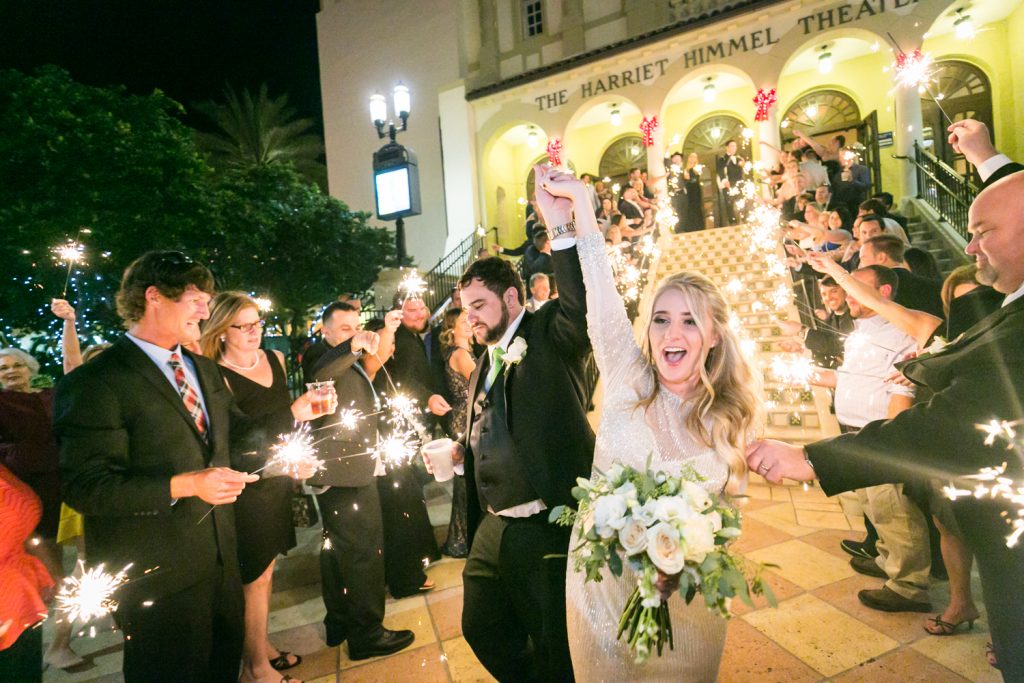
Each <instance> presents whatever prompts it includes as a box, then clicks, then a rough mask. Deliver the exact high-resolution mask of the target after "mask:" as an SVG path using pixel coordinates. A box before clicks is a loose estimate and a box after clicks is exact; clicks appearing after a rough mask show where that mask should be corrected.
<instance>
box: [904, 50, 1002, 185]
mask: <svg viewBox="0 0 1024 683" xmlns="http://www.w3.org/2000/svg"><path fill="white" fill-rule="evenodd" d="M931 91H932V95H934V96H935V98H936V99H938V100H939V104H941V105H942V110H943V111H945V112H946V114H948V115H949V118H951V119H953V120H954V121H962V120H964V119H977V120H978V121H981V122H982V123H984V124H985V125H986V126H988V129H989V130H990V131H994V130H995V127H994V126H993V125H992V86H991V83H990V82H989V79H988V76H986V75H985V72H984V71H982V70H981V69H979V68H978V67H976V66H974V65H973V64H970V63H969V62H963V61H960V60H956V59H949V60H943V61H941V62H936V63H935V75H934V77H933V79H932V85H931ZM939 104H936V103H935V101H934V100H933V99H932V97H931V96H930V95H928V94H925V95H924V96H922V97H921V117H922V119H923V123H924V130H923V131H922V134H923V137H924V140H925V145H931V146H932V150H933V152H934V154H935V156H936V157H938V158H939V159H940V160H941V161H944V162H945V163H946V164H948V165H949V166H952V167H953V168H954V169H956V172H957V173H959V174H961V175H963V176H968V177H970V178H971V179H972V180H973V181H974V182H975V183H977V184H980V180H981V179H980V178H978V176H977V171H976V170H975V169H974V167H973V166H971V165H970V164H968V163H967V160H966V159H964V156H963V155H962V154H957V153H956V152H955V151H953V148H952V147H951V146H950V144H949V142H948V138H947V135H946V126H947V125H948V122H947V121H946V117H945V116H943V115H942V111H940V110H939Z"/></svg>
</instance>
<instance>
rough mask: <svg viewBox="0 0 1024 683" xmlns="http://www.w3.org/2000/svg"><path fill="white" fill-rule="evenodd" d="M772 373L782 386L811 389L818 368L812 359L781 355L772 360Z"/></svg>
mask: <svg viewBox="0 0 1024 683" xmlns="http://www.w3.org/2000/svg"><path fill="white" fill-rule="evenodd" d="M771 372H772V375H774V376H775V378H776V379H777V380H778V381H779V382H781V383H782V384H786V385H789V386H793V387H809V386H810V384H811V380H812V379H814V376H815V373H816V372H817V368H816V367H815V365H814V361H813V360H811V359H810V358H807V357H804V356H797V355H788V356H787V355H779V356H775V357H774V358H772V362H771Z"/></svg>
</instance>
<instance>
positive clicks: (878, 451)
mask: <svg viewBox="0 0 1024 683" xmlns="http://www.w3.org/2000/svg"><path fill="white" fill-rule="evenodd" d="M968 230H969V231H970V233H971V241H970V243H969V244H968V245H967V253H968V254H970V255H971V256H974V257H975V259H976V260H977V265H978V275H977V279H978V282H981V283H983V284H987V285H991V286H992V287H993V288H994V289H995V290H996V291H999V292H1001V293H1003V294H1005V295H1006V298H1005V300H1004V302H1003V306H1002V308H1000V309H999V310H998V311H996V312H995V313H993V314H991V315H989V316H988V317H987V318H985V319H983V320H982V321H981V322H979V323H978V324H977V325H975V326H974V327H972V328H970V329H969V330H967V332H965V333H964V334H963V335H961V337H960V338H959V339H957V340H955V341H954V342H952V343H950V344H949V345H947V346H946V347H945V348H944V349H942V350H940V351H937V352H935V353H925V354H922V355H920V356H918V357H917V358H915V359H914V360H911V361H908V362H906V363H904V364H902V367H901V370H902V372H903V374H904V375H905V376H906V377H907V378H909V379H910V380H912V381H913V382H914V383H916V384H918V385H920V386H926V387H928V388H929V389H931V390H932V391H933V392H934V395H933V397H932V398H931V400H929V401H927V402H925V403H920V404H918V405H915V406H914V407H913V408H911V409H910V410H907V411H905V412H903V413H900V414H899V415H898V416H897V417H895V418H893V419H891V420H878V421H876V422H871V423H869V424H867V425H866V426H865V427H864V428H863V429H862V430H861V431H860V432H859V433H857V434H844V435H842V436H838V437H835V438H833V439H826V440H824V441H818V442H816V443H812V444H808V445H807V446H806V447H803V448H801V447H799V446H791V445H789V444H785V443H782V442H780V441H771V440H766V441H762V442H760V443H759V444H756V445H755V446H754V447H753V448H752V449H751V450H750V452H749V453H748V454H747V461H748V464H749V465H750V468H751V469H752V470H754V471H757V472H759V473H761V474H762V475H763V476H765V478H767V479H768V480H769V481H770V482H773V483H778V482H780V481H782V479H783V478H786V479H795V480H797V481H809V480H812V479H815V478H817V479H818V480H819V481H820V482H821V487H822V489H824V491H825V492H826V493H827V494H829V495H835V494H837V493H840V492H842V491H848V490H851V489H855V488H859V487H863V486H873V485H876V484H882V483H893V482H900V481H907V480H909V479H919V480H920V479H930V478H938V479H941V480H944V481H955V482H956V484H957V485H958V487H959V488H961V489H973V488H974V487H975V485H976V484H977V481H974V480H970V479H964V478H963V477H966V476H969V475H972V474H977V472H978V470H979V469H981V468H983V467H996V466H999V465H1001V464H1002V463H1003V462H1004V461H1005V462H1007V463H1008V467H1007V471H1006V476H1007V477H1012V478H1013V479H1014V480H1015V481H1016V482H1020V481H1021V479H1022V478H1024V467H1022V463H1021V460H1020V458H1019V456H1018V455H1017V454H1016V451H1009V450H1007V449H1006V448H1005V447H1004V446H1005V444H1002V445H1001V444H999V443H995V444H993V445H991V446H986V445H985V444H984V440H985V434H984V433H983V432H981V431H979V429H978V428H977V425H979V424H987V423H989V422H990V421H991V420H993V419H995V420H1007V421H1017V420H1024V342H1022V340H1024V173H1014V174H1012V175H1009V176H1007V177H1005V178H1003V179H1002V180H999V181H998V182H996V183H994V184H992V185H991V186H989V187H988V188H987V189H985V190H984V191H982V193H981V194H979V195H978V197H977V199H975V201H974V203H973V204H972V205H971V210H970V221H969V225H968ZM1016 485H1021V484H1019V483H1018V484H1016ZM953 508H954V511H955V513H956V518H957V522H958V523H959V525H960V528H961V530H962V532H963V536H964V541H965V542H966V543H967V545H968V547H969V548H970V549H971V550H972V551H973V552H974V555H975V557H977V559H978V568H979V570H980V573H981V584H982V587H983V588H984V593H985V606H986V608H987V609H988V622H989V628H990V629H991V632H992V642H993V644H994V648H995V656H996V659H997V661H998V663H999V667H1000V669H1001V670H1002V674H1003V677H1004V679H1005V680H1007V681H1021V680H1024V605H1020V604H1018V603H1017V601H1016V599H1015V598H1014V597H1013V596H1016V595H1018V594H1019V592H1020V588H1021V586H1024V544H1020V545H1016V546H1014V547H1012V548H1010V547H1007V537H1008V535H1009V534H1010V533H1011V532H1012V531H1013V529H1012V527H1011V526H1009V524H1008V521H1009V520H1014V519H1017V513H1016V511H1015V510H1014V508H1013V506H1012V505H1006V504H1003V503H1001V502H999V501H998V500H991V499H984V498H982V499H975V498H973V497H971V496H967V497H963V498H958V499H957V500H956V502H954V503H953ZM1004 515H1005V517H1004Z"/></svg>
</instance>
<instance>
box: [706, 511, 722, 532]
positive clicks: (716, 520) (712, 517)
mask: <svg viewBox="0 0 1024 683" xmlns="http://www.w3.org/2000/svg"><path fill="white" fill-rule="evenodd" d="M704 518H705V519H706V520H708V521H709V522H710V523H711V531H713V532H714V533H716V534H717V533H718V532H719V531H721V530H722V513H721V512H719V511H718V510H712V511H711V512H706V513H704Z"/></svg>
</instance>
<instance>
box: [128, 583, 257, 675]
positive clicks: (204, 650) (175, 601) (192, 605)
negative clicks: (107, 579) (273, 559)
mask: <svg viewBox="0 0 1024 683" xmlns="http://www.w3.org/2000/svg"><path fill="white" fill-rule="evenodd" d="M140 599H143V598H140ZM133 603H135V604H137V603H138V600H132V601H130V602H128V603H125V604H122V606H121V607H120V608H119V609H118V610H117V611H116V612H114V617H115V619H116V621H117V624H118V626H119V627H120V628H121V630H122V631H123V632H124V636H125V637H124V680H125V682H126V683H132V682H133V681H139V682H140V683H143V682H145V683H158V682H162V681H167V682H168V683H172V682H173V683H184V682H185V681H190V682H195V683H206V682H207V681H209V682H210V683H221V682H222V681H235V680H237V679H238V670H239V667H240V665H241V661H242V640H243V639H244V637H245V626H244V622H243V613H244V602H243V598H242V581H241V579H240V578H239V575H238V568H237V567H228V568H225V567H222V566H220V565H218V569H217V571H216V572H214V573H213V575H211V576H209V577H207V578H205V579H203V580H202V581H200V582H199V583H197V584H195V585H193V586H189V587H188V588H186V589H185V590H183V591H179V592H177V593H173V594H171V595H164V596H160V597H156V598H154V599H153V603H152V604H151V605H150V606H148V607H145V606H142V605H139V606H137V607H136V606H129V605H132V604H133Z"/></svg>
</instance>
